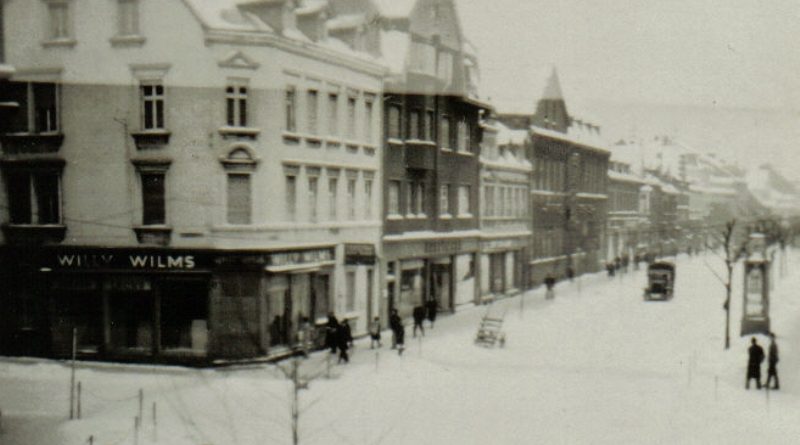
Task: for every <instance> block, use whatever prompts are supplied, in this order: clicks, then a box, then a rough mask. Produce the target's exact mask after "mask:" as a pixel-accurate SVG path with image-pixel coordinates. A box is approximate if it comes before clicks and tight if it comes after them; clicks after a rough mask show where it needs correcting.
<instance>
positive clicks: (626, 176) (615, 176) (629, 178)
mask: <svg viewBox="0 0 800 445" xmlns="http://www.w3.org/2000/svg"><path fill="white" fill-rule="evenodd" d="M608 178H609V179H612V180H615V181H625V182H636V183H640V184H644V183H645V180H644V179H643V178H642V177H641V176H639V175H636V174H633V173H622V172H618V171H615V170H609V171H608Z"/></svg>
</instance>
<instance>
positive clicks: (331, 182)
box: [328, 170, 339, 221]
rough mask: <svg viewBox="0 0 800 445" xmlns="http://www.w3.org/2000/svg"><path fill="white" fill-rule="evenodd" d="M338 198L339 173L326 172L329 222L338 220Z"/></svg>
mask: <svg viewBox="0 0 800 445" xmlns="http://www.w3.org/2000/svg"><path fill="white" fill-rule="evenodd" d="M334 175H335V176H334ZM338 196H339V172H338V170H337V171H336V173H333V170H328V219H329V220H331V221H336V220H337V219H338V214H337V207H338V203H337V201H338V199H339V198H338Z"/></svg>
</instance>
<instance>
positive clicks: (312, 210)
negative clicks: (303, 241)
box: [308, 176, 319, 222]
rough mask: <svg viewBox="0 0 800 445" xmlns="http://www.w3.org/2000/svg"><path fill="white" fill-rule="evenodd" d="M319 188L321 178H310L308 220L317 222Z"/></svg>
mask: <svg viewBox="0 0 800 445" xmlns="http://www.w3.org/2000/svg"><path fill="white" fill-rule="evenodd" d="M318 188H319V178H318V177H316V176H309V177H308V220H309V221H311V222H317V207H318V204H319V203H318V202H317V196H318V191H319V190H318Z"/></svg>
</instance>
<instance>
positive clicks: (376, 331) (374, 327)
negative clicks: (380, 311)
mask: <svg viewBox="0 0 800 445" xmlns="http://www.w3.org/2000/svg"><path fill="white" fill-rule="evenodd" d="M369 337H370V342H369V348H370V349H375V343H377V344H378V347H379V348H380V347H381V346H382V345H381V319H380V317H377V316H376V317H375V318H374V319H373V320H372V323H370V324H369Z"/></svg>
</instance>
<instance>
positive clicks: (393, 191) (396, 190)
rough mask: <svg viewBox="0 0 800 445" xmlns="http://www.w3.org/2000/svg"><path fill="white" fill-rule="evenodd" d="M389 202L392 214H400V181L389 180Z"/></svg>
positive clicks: (389, 209)
mask: <svg viewBox="0 0 800 445" xmlns="http://www.w3.org/2000/svg"><path fill="white" fill-rule="evenodd" d="M388 193H389V204H388V211H389V214H390V215H399V214H400V181H389V192H388Z"/></svg>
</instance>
